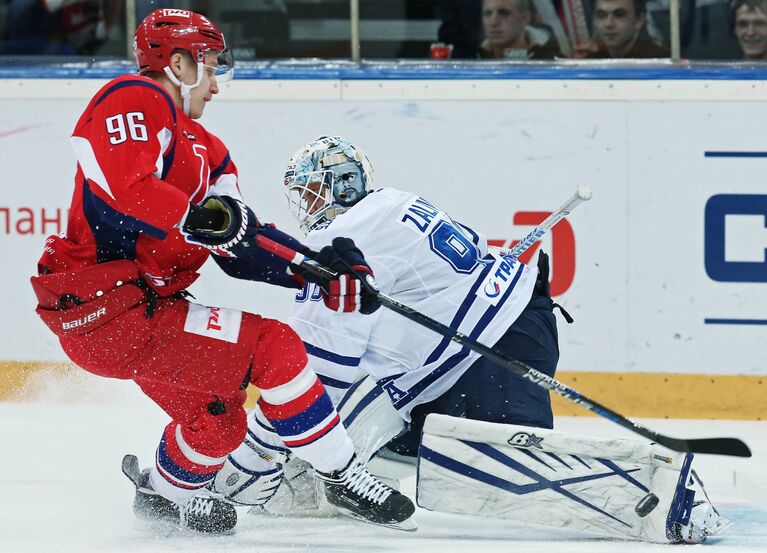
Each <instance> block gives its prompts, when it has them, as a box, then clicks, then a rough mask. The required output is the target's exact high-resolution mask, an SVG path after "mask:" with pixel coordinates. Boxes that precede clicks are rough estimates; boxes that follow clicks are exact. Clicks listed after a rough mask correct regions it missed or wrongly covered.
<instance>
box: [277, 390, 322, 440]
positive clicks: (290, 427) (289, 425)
mask: <svg viewBox="0 0 767 553" xmlns="http://www.w3.org/2000/svg"><path fill="white" fill-rule="evenodd" d="M333 409H334V408H333V403H331V401H330V396H328V394H325V393H323V394H322V395H321V396H320V397H318V398H317V400H316V401H315V402H314V403H312V404H311V405H310V406H309V407H308V408H307V409H305V410H303V411H301V412H300V413H298V414H297V415H294V416H292V417H288V418H286V419H271V420H270V421H269V422H271V423H272V426H274V430H275V431H276V432H277V434H279V435H280V437H286V436H287V437H291V436H297V435H298V434H302V433H304V432H306V431H308V430H312V429H313V428H314V427H316V426H317V425H318V424H320V423H321V422H322V421H324V420H325V419H326V418H327V417H328V416H329V415H330V414H331V413H332V412H333ZM318 430H319V429H318Z"/></svg>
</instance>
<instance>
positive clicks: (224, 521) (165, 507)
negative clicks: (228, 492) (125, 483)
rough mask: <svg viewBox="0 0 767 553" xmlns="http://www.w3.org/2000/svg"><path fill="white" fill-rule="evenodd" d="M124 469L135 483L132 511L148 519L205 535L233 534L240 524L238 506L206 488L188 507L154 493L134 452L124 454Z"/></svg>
mask: <svg viewBox="0 0 767 553" xmlns="http://www.w3.org/2000/svg"><path fill="white" fill-rule="evenodd" d="M122 471H123V474H125V476H127V477H128V478H129V479H130V481H131V482H133V485H134V486H136V498H135V499H134V501H133V512H134V513H135V515H136V516H137V517H138V518H139V519H141V520H145V521H149V522H159V523H166V524H172V525H174V526H177V527H179V528H181V529H184V530H191V531H193V532H199V533H203V534H231V533H233V532H234V526H235V524H237V511H236V510H235V508H234V507H233V506H232V505H230V504H228V503H225V502H224V501H222V500H221V499H219V498H217V497H215V496H214V495H210V494H206V492H205V491H204V490H203V491H201V494H200V495H197V496H195V497H194V498H193V499H192V500H191V501H190V502H189V504H187V505H186V506H185V507H180V506H179V505H178V504H176V503H174V502H173V501H170V500H169V499H166V498H164V497H163V496H161V495H160V494H158V493H157V492H155V491H154V490H153V489H152V487H151V485H150V483H149V469H145V470H143V471H142V470H140V469H139V464H138V459H137V458H136V456H135V455H126V456H125V457H123V462H122Z"/></svg>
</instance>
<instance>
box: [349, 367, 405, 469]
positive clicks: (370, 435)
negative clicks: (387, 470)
mask: <svg viewBox="0 0 767 553" xmlns="http://www.w3.org/2000/svg"><path fill="white" fill-rule="evenodd" d="M338 414H339V416H340V417H341V421H342V422H343V424H344V426H345V427H346V432H347V433H348V434H349V437H350V438H351V439H352V442H353V443H354V449H355V450H356V451H357V459H358V460H359V461H360V462H361V463H362V464H367V462H368V461H369V460H370V457H372V455H373V454H374V453H375V452H376V451H378V450H379V449H380V448H382V447H383V446H384V445H386V444H387V443H388V442H389V441H391V439H392V438H394V437H395V436H398V435H399V434H401V433H402V432H403V431H404V430H405V428H406V426H405V421H404V420H403V419H402V417H401V416H400V415H399V413H397V410H396V409H395V408H394V406H393V405H392V404H391V401H390V400H389V395H388V394H386V393H385V391H384V390H383V388H381V387H380V386H378V385H377V384H376V381H375V380H373V379H372V378H370V377H369V376H366V377H365V378H364V379H362V380H360V381H358V382H357V383H356V384H355V385H354V386H352V387H351V388H349V390H348V391H347V392H346V394H345V395H344V397H343V399H342V400H341V402H340V403H339V404H338Z"/></svg>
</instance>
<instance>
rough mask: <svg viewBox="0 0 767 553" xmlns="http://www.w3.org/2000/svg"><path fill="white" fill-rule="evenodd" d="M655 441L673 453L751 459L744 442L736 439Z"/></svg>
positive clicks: (673, 439)
mask: <svg viewBox="0 0 767 553" xmlns="http://www.w3.org/2000/svg"><path fill="white" fill-rule="evenodd" d="M655 441H656V442H658V443H659V444H660V445H662V446H664V447H667V448H669V449H673V450H674V451H684V452H690V453H705V454H711V455H728V456H730V457H751V449H749V447H748V445H746V442H744V441H743V440H739V439H738V438H696V439H691V440H680V439H676V438H668V437H665V436H663V437H661V438H660V439H656V440H655Z"/></svg>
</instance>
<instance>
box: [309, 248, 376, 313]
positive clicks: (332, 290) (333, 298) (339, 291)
mask: <svg viewBox="0 0 767 553" xmlns="http://www.w3.org/2000/svg"><path fill="white" fill-rule="evenodd" d="M312 259H313V260H314V261H316V262H317V263H319V264H320V265H323V266H325V267H327V268H328V269H331V270H332V271H333V272H335V273H338V277H337V278H335V279H333V280H327V279H325V278H322V277H320V276H317V275H315V274H313V273H311V272H309V271H302V272H301V273H300V275H301V277H302V278H303V279H304V280H306V281H308V282H314V283H316V284H318V285H319V286H320V290H321V291H322V299H323V300H324V302H325V305H326V306H327V307H328V309H332V310H333V311H338V312H343V313H352V312H359V313H362V314H363V315H369V314H371V313H374V312H375V311H376V310H377V309H378V308H379V307H381V302H380V301H379V300H378V288H376V285H375V280H374V278H373V270H372V269H371V268H370V265H368V263H367V261H365V256H364V255H362V252H361V251H360V249H359V248H358V247H357V246H356V245H355V244H354V240H352V239H351V238H343V237H339V238H334V239H333V244H332V245H331V246H325V247H324V248H322V249H321V250H320V251H319V252H318V253H317V254H315V255H313V256H312Z"/></svg>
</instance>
